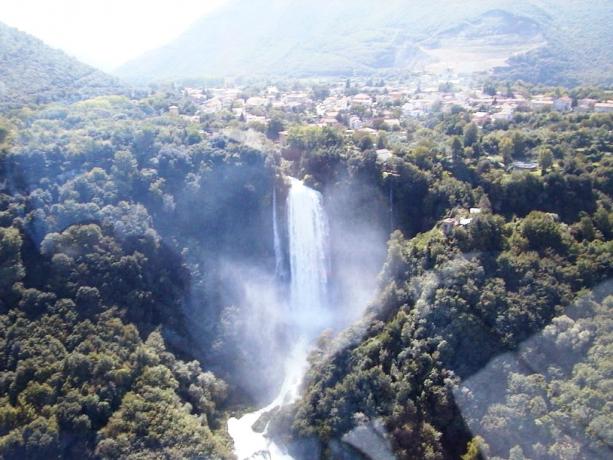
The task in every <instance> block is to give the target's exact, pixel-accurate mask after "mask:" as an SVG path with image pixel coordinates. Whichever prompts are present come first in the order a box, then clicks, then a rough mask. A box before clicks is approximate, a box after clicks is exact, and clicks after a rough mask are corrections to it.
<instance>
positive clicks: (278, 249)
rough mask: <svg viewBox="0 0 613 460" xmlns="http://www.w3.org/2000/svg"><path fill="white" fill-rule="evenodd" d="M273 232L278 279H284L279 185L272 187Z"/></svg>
mask: <svg viewBox="0 0 613 460" xmlns="http://www.w3.org/2000/svg"><path fill="white" fill-rule="evenodd" d="M272 234H273V245H274V250H275V276H276V277H277V279H282V278H283V275H284V273H283V272H284V268H283V249H282V247H281V237H280V236H279V222H278V221H277V187H275V186H273V189H272Z"/></svg>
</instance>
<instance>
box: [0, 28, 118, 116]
mask: <svg viewBox="0 0 613 460" xmlns="http://www.w3.org/2000/svg"><path fill="white" fill-rule="evenodd" d="M119 89H120V85H119V83H118V81H117V79H115V78H113V77H111V76H109V75H107V74H105V73H103V72H101V71H99V70H96V69H94V68H93V67H90V66H88V65H85V64H83V63H81V62H79V61H78V60H76V59H74V58H72V57H70V56H68V55H67V54H65V53H64V52H62V51H59V50H56V49H53V48H51V47H49V46H47V45H46V44H45V43H43V42H42V41H41V40H39V39H37V38H35V37H33V36H31V35H28V34H26V33H24V32H21V31H19V30H17V29H14V28H12V27H9V26H7V25H5V24H2V23H0V107H20V106H23V105H24V104H33V103H36V104H44V103H48V102H54V101H64V102H73V101H77V100H80V99H84V98H88V97H92V96H98V95H102V94H110V93H113V92H117V91H118V90H119Z"/></svg>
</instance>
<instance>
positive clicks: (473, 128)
mask: <svg viewBox="0 0 613 460" xmlns="http://www.w3.org/2000/svg"><path fill="white" fill-rule="evenodd" d="M477 140H479V128H478V127H477V125H476V124H474V123H469V124H467V125H466V126H465V127H464V147H472V146H473V145H474V144H475V143H476V142H477Z"/></svg>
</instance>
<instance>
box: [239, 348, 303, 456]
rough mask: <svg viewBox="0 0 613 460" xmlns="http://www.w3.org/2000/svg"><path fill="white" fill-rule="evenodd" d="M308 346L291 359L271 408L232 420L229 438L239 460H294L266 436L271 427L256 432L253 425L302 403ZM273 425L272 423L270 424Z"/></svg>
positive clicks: (295, 351) (293, 353)
mask: <svg viewBox="0 0 613 460" xmlns="http://www.w3.org/2000/svg"><path fill="white" fill-rule="evenodd" d="M307 354H308V345H307V343H306V342H305V341H303V342H300V343H298V344H296V346H295V347H294V349H293V350H292V353H291V355H290V356H289V357H288V360H287V365H286V368H285V374H284V375H285V378H284V381H283V384H282V385H281V390H280V391H279V394H278V396H277V397H276V398H275V400H274V401H273V402H271V403H270V404H269V405H268V406H266V407H264V408H262V409H260V410H258V411H256V412H251V413H249V414H245V415H243V416H242V417H241V418H239V419H237V418H234V417H233V418H231V419H230V420H228V434H229V435H230V437H231V438H232V439H233V440H234V454H235V455H236V456H237V458H238V459H239V460H245V459H249V460H293V458H292V456H291V455H289V454H288V453H287V451H286V449H285V447H284V446H281V445H278V444H277V443H275V442H274V441H273V440H272V439H270V438H268V437H267V436H266V431H267V430H268V424H266V427H265V428H264V430H263V431H262V432H259V433H258V432H256V431H254V429H253V424H254V423H256V422H257V421H258V419H259V418H260V417H261V416H262V415H264V414H265V413H267V412H269V411H271V410H274V409H276V408H278V407H282V406H285V405H288V404H292V403H293V402H295V401H296V400H297V399H298V396H299V387H300V383H301V381H302V377H303V376H304V373H305V372H306V367H307ZM269 423H270V422H269Z"/></svg>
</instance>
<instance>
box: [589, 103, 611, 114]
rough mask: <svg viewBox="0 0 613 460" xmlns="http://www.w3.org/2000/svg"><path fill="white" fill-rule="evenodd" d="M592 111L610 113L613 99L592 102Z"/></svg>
mask: <svg viewBox="0 0 613 460" xmlns="http://www.w3.org/2000/svg"><path fill="white" fill-rule="evenodd" d="M594 111H595V112H598V113H612V112H613V101H607V102H599V103H598V104H594Z"/></svg>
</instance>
